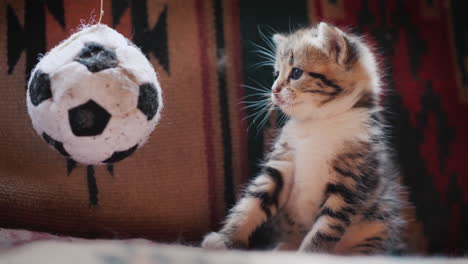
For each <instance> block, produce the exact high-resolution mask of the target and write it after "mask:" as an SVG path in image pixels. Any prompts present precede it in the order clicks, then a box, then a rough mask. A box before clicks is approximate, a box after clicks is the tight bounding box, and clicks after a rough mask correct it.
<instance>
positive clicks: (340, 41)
mask: <svg viewBox="0 0 468 264" xmlns="http://www.w3.org/2000/svg"><path fill="white" fill-rule="evenodd" d="M274 41H275V43H276V45H277V50H276V62H275V73H277V74H278V78H277V79H276V80H275V83H274V84H273V87H272V91H273V93H272V97H271V98H272V101H273V103H274V104H275V105H276V106H277V107H279V108H280V109H281V110H282V111H283V112H285V113H286V114H287V115H289V117H290V120H289V121H288V122H287V124H286V125H285V126H284V127H283V128H282V130H281V133H280V135H279V137H278V139H277V140H276V142H275V144H274V146H273V150H272V152H271V153H270V154H269V155H268V156H267V161H266V162H265V164H264V169H263V171H262V173H261V174H260V175H258V176H257V177H256V178H255V179H254V180H252V181H251V182H250V184H249V185H248V187H247V188H246V190H245V192H244V195H243V196H242V198H241V199H240V200H239V201H238V203H237V204H236V206H235V207H234V208H233V209H232V211H231V212H230V214H229V216H228V217H227V219H226V222H225V225H224V227H223V228H222V229H221V230H220V231H219V232H217V233H211V234H209V235H207V236H206V237H205V240H204V241H203V243H202V246H203V247H205V248H230V247H239V246H241V247H249V239H250V237H251V235H252V233H253V232H254V231H255V230H256V229H257V228H258V227H260V226H261V225H263V224H265V223H266V222H269V223H273V225H274V226H276V228H277V229H278V230H279V233H280V235H279V236H278V238H277V240H278V241H277V246H276V249H278V250H282V249H284V250H299V251H304V252H330V253H337V254H386V253H392V252H395V251H401V250H403V249H404V243H403V241H402V238H401V236H400V234H401V230H402V228H403V225H404V220H403V218H402V216H401V212H402V209H403V207H404V206H405V204H406V203H405V202H404V201H403V199H402V195H403V188H402V186H400V185H399V183H398V181H397V176H398V174H397V171H396V170H395V168H394V166H393V165H392V162H391V160H390V158H389V150H388V148H387V146H386V145H385V138H384V133H383V128H382V125H381V120H380V111H381V109H380V108H379V107H378V105H377V102H376V98H377V96H378V95H379V93H380V80H379V76H378V72H377V64H376V62H375V59H374V56H373V54H372V53H371V51H370V49H369V48H368V47H367V46H366V45H365V43H363V42H362V41H361V40H360V39H359V38H357V37H355V36H353V35H350V34H346V33H344V32H342V31H341V30H339V29H338V28H335V27H333V26H330V25H328V24H324V23H320V24H319V25H318V26H317V27H315V28H311V29H303V30H299V31H296V32H294V33H292V34H290V35H288V36H283V35H277V36H275V37H274ZM293 72H294V75H293V74H292V73H293ZM302 72H303V73H307V74H302V75H301V73H302Z"/></svg>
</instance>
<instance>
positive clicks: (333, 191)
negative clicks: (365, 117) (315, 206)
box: [299, 148, 379, 252]
mask: <svg viewBox="0 0 468 264" xmlns="http://www.w3.org/2000/svg"><path fill="white" fill-rule="evenodd" d="M355 151H356V152H351V153H344V154H341V155H338V157H337V158H336V159H335V160H334V161H333V162H332V165H331V167H332V168H331V169H332V170H333V173H332V175H331V176H332V177H331V178H332V179H335V182H330V183H328V184H327V186H326V188H325V193H324V201H323V203H322V205H321V206H320V209H319V212H318V214H317V217H316V220H315V222H314V224H313V226H312V229H311V230H310V231H309V233H308V234H307V235H306V237H305V238H304V240H303V241H302V244H301V247H300V248H299V250H300V251H310V252H331V251H333V250H334V248H335V246H336V244H337V243H338V242H339V241H340V240H341V238H342V236H343V235H344V234H345V232H346V231H347V228H348V227H349V225H350V224H351V221H352V219H353V217H354V216H355V215H356V214H357V213H358V212H359V211H360V210H361V206H362V205H363V204H365V203H366V202H367V201H368V200H369V198H370V196H371V195H372V193H373V192H374V191H375V190H376V188H378V186H379V178H378V176H377V173H376V168H377V166H376V165H377V160H376V156H375V155H374V153H372V152H370V151H367V153H366V151H364V150H363V149H360V148H358V149H357V150H355Z"/></svg>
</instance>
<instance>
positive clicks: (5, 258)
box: [0, 229, 468, 264]
mask: <svg viewBox="0 0 468 264" xmlns="http://www.w3.org/2000/svg"><path fill="white" fill-rule="evenodd" d="M5 241H6V242H5ZM8 241H9V242H10V243H9V244H8ZM33 242H34V243H33ZM364 261H366V262H367V261H368V262H370V263H376V264H387V263H388V264H391V263H423V264H424V263H428V264H429V263H437V264H442V263H447V264H451V263H453V264H455V263H468V259H463V258H456V259H455V258H452V259H450V258H442V257H432V258H421V257H411V258H410V257H339V256H331V255H319V254H307V255H305V254H296V253H271V252H249V253H247V252H241V251H231V252H216V251H206V250H202V249H196V248H191V247H183V246H179V245H163V244H156V243H152V242H150V241H147V240H126V241H123V240H120V241H118V240H94V241H93V240H85V239H79V240H77V239H71V238H60V237H54V236H51V235H48V234H43V233H35V232H28V231H23V230H5V229H0V263H8V264H23V263H24V264H30V263H47V264H55V263H57V264H59V263H60V264H61V263H79V264H82V263H87V264H116V263H119V264H153V263H154V264H172V263H178V264H183V263H194V264H195V263H196V264H200V263H203V264H210V263H213V264H214V263H216V264H223V263H226V264H227V263H236V264H250V263H252V264H254V263H271V264H276V263H278V264H279V263H281V264H282V263H285V262H287V263H291V264H295V263H298V264H299V263H300V264H305V263H321V264H334V263H337V264H338V263H363V262H364Z"/></svg>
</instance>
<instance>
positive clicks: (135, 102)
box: [26, 24, 163, 164]
mask: <svg viewBox="0 0 468 264" xmlns="http://www.w3.org/2000/svg"><path fill="white" fill-rule="evenodd" d="M26 100H27V106H28V113H29V116H30V117H31V120H32V124H33V127H34V129H35V130H36V132H37V133H38V134H39V135H40V136H41V137H42V138H43V139H44V140H45V141H46V142H47V143H48V144H50V145H51V146H52V147H54V148H55V149H56V150H57V151H58V152H59V153H60V154H62V155H64V156H66V157H67V158H70V159H73V160H75V161H78V162H81V163H84V164H103V163H104V164H105V163H108V164H109V163H114V162H117V161H120V160H122V159H124V158H126V157H128V156H129V155H130V154H132V153H133V152H134V151H135V150H136V149H137V148H139V147H141V146H142V145H143V144H144V143H145V142H146V140H147V139H148V138H149V136H150V134H151V132H152V131H153V129H154V128H155V126H156V124H157V123H158V121H159V119H160V116H161V109H162V107H163V103H162V94H161V87H160V85H159V82H158V79H157V76H156V73H155V71H154V69H153V67H152V65H151V63H150V62H149V61H148V59H147V58H146V57H145V56H144V55H143V54H142V53H141V51H140V50H139V49H138V48H137V47H136V46H135V45H134V44H133V43H132V42H131V41H129V40H128V39H126V38H125V37H124V36H122V35H121V34H119V33H118V32H116V31H115V30H113V29H111V28H109V27H107V26H105V25H100V24H99V25H94V26H91V27H89V28H85V29H83V30H82V31H80V32H77V33H75V34H73V35H72V36H70V38H68V39H67V40H65V41H64V42H62V43H61V44H59V45H58V46H57V47H55V48H54V49H52V50H51V51H50V52H49V53H48V54H46V55H45V56H44V57H43V58H42V59H41V60H40V62H39V63H38V64H37V66H36V67H35V69H34V70H33V72H32V73H31V78H30V80H29V83H28V91H27V99H26Z"/></svg>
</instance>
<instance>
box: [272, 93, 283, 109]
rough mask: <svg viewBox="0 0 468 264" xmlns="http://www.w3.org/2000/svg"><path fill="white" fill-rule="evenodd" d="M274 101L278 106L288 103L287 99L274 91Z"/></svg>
mask: <svg viewBox="0 0 468 264" xmlns="http://www.w3.org/2000/svg"><path fill="white" fill-rule="evenodd" d="M273 102H274V103H275V104H276V105H278V106H281V105H284V104H286V101H285V100H284V99H283V98H281V95H279V94H277V93H273Z"/></svg>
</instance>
